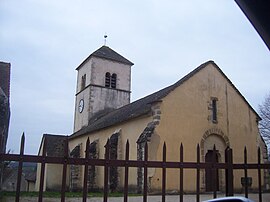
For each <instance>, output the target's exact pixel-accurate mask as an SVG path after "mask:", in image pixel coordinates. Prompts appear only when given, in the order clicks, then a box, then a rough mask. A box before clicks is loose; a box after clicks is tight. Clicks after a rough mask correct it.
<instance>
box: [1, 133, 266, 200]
mask: <svg viewBox="0 0 270 202" xmlns="http://www.w3.org/2000/svg"><path fill="white" fill-rule="evenodd" d="M0 141H1V139H0ZM109 144H110V143H109V141H107V144H106V146H105V158H104V159H90V158H89V148H90V141H89V139H88V140H87V142H86V153H85V154H86V155H85V157H84V158H71V157H69V154H68V138H67V139H66V141H65V145H64V148H65V149H64V156H63V157H50V156H46V152H45V151H46V147H47V142H46V138H45V139H44V144H43V150H42V155H41V156H38V155H25V154H24V145H25V136H24V134H23V135H22V138H21V147H20V154H3V153H2V154H0V162H4V161H16V162H19V165H18V177H17V187H16V202H18V201H19V200H20V184H21V176H22V168H23V163H24V162H35V163H40V164H41V170H40V175H39V176H38V177H39V181H40V183H39V195H38V201H39V202H42V200H43V190H44V176H45V164H49V163H50V164H62V165H63V170H62V188H61V202H64V201H65V193H66V192H67V191H68V190H66V189H67V187H66V180H67V166H68V165H81V166H84V170H85V171H87V170H88V167H89V166H101V167H104V184H103V192H104V195H103V201H104V202H106V201H108V193H109V186H108V185H109V168H110V167H123V168H124V189H123V195H124V197H123V201H124V202H127V201H128V193H129V190H128V185H129V177H128V176H129V168H132V167H135V168H143V171H144V172H143V176H144V177H143V193H142V194H143V202H147V195H148V180H147V175H148V171H147V170H148V168H160V169H162V188H161V197H162V202H165V200H166V198H165V195H166V173H167V169H170V168H175V169H179V201H180V202H183V196H184V190H183V187H184V179H183V178H184V176H183V173H184V169H194V170H196V179H194V180H196V201H197V202H198V201H200V195H201V191H200V170H211V175H212V179H213V191H212V193H213V198H216V197H217V190H218V185H217V183H216V182H217V181H216V177H217V176H218V175H217V172H218V171H219V170H220V169H223V170H225V195H226V196H233V195H234V182H233V171H234V170H242V171H243V172H244V177H243V178H242V184H243V186H244V192H245V197H247V198H248V195H249V189H248V186H249V181H250V178H249V177H248V170H249V169H252V170H257V173H258V180H257V181H258V185H257V186H258V198H259V201H260V202H261V201H262V194H263V190H262V187H263V185H262V170H264V169H270V164H268V163H263V164H262V163H261V151H260V148H258V151H257V155H258V157H257V163H248V162H247V149H246V148H245V149H244V154H243V163H233V152H232V149H231V148H227V149H226V150H225V163H219V162H217V161H216V159H215V156H216V152H217V151H216V148H215V146H214V148H213V153H214V155H212V156H213V160H212V161H210V162H200V156H201V152H200V146H199V145H197V159H196V161H194V162H184V160H183V156H184V152H183V145H182V144H181V146H180V151H179V154H180V159H179V161H178V162H170V161H167V160H166V151H167V150H166V144H165V143H164V145H163V154H162V161H149V160H148V146H147V144H146V145H145V149H144V160H130V159H129V151H130V150H129V142H128V141H127V142H126V148H125V159H124V160H111V159H110V158H109V152H110V151H109V150H110V146H109ZM88 175H89V173H88V172H84V176H83V191H82V192H83V195H82V201H83V202H86V201H87V195H88V183H87V180H88Z"/></svg>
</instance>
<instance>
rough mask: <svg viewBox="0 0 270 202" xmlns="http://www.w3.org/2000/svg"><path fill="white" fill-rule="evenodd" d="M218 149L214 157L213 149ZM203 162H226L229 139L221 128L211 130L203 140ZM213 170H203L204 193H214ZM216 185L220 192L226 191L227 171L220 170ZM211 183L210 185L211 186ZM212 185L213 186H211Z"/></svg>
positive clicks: (204, 135) (202, 184) (202, 186)
mask: <svg viewBox="0 0 270 202" xmlns="http://www.w3.org/2000/svg"><path fill="white" fill-rule="evenodd" d="M214 145H215V148H216V156H214V154H213V153H214V152H213V148H214ZM200 146H201V161H202V162H210V163H212V162H213V161H214V162H219V163H224V161H225V149H226V148H227V147H229V146H230V142H229V138H228V136H227V135H225V134H224V133H223V131H222V130H221V129H219V128H211V129H209V130H207V131H206V132H205V133H204V134H203V137H202V140H201V145H200ZM211 173H212V171H211V170H207V169H205V170H201V182H202V183H201V189H202V190H204V191H213V185H214V184H213V180H212V179H211V177H210V176H213V175H212V174H211ZM216 175H217V176H216V179H217V181H215V183H216V184H217V185H218V187H217V188H218V189H217V190H220V191H224V190H225V171H224V170H222V169H218V173H217V174H216ZM209 183H210V184H209ZM211 183H212V184H211Z"/></svg>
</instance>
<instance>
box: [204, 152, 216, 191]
mask: <svg viewBox="0 0 270 202" xmlns="http://www.w3.org/2000/svg"><path fill="white" fill-rule="evenodd" d="M205 162H206V163H218V162H219V160H218V154H217V153H216V152H214V151H213V150H208V152H207V153H206V155H205ZM215 186H216V191H218V190H219V173H218V172H216V171H215V172H214V171H213V169H212V168H207V169H205V190H206V191H207V192H208V191H214V188H215Z"/></svg>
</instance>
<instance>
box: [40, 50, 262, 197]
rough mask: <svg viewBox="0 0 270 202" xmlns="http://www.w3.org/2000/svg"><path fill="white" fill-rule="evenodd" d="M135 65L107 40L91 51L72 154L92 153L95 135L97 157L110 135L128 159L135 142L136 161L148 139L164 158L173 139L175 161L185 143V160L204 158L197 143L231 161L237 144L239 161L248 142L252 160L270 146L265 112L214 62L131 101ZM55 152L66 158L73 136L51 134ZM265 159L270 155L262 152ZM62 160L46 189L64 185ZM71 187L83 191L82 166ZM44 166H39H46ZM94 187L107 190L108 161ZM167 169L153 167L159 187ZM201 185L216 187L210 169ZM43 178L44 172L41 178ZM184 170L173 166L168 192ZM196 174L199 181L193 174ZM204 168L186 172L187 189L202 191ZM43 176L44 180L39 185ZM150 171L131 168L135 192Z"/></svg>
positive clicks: (80, 82) (80, 81) (119, 180)
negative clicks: (262, 125)
mask: <svg viewBox="0 0 270 202" xmlns="http://www.w3.org/2000/svg"><path fill="white" fill-rule="evenodd" d="M132 66H133V63H132V62H131V61H129V60H128V59H126V58H125V57H123V56H122V55H120V54H118V53H117V52H115V51H114V50H112V49H111V48H110V47H108V46H102V47H100V48H99V49H98V50H96V51H94V52H93V53H92V54H90V55H89V57H87V58H86V59H85V60H84V61H83V62H82V63H81V64H80V65H79V66H78V67H77V68H76V70H77V88H76V94H75V112H74V132H73V134H71V135H69V136H68V145H69V155H70V157H77V158H78V157H84V156H85V150H86V140H87V138H89V139H90V142H91V145H90V154H89V155H90V157H91V158H95V159H99V158H100V159H103V158H104V155H105V149H104V146H105V145H106V142H107V140H108V139H109V141H110V143H111V144H110V145H111V146H110V147H111V149H110V151H111V153H110V157H111V159H124V157H125V144H126V141H127V140H129V143H130V159H131V160H143V159H144V147H145V144H146V143H147V144H148V149H149V153H148V160H150V161H151V160H158V161H161V160H162V146H163V143H164V142H166V145H167V161H179V148H180V144H181V143H182V144H183V146H184V161H186V162H195V161H196V147H197V144H199V145H200V148H201V159H200V161H201V162H207V161H209V159H213V157H212V155H213V146H214V145H215V147H216V149H217V152H218V155H217V161H218V162H224V159H225V153H224V151H225V149H226V148H227V147H231V148H232V149H233V153H234V156H233V157H234V159H233V162H234V163H237V162H238V163H242V162H243V151H244V147H245V146H246V147H247V150H248V152H249V154H248V162H250V163H251V162H254V163H256V162H257V148H258V147H261V149H262V151H265V144H264V142H263V140H262V138H261V136H260V133H259V129H258V122H259V121H260V117H259V115H258V114H257V113H256V111H255V110H254V109H253V108H252V107H251V105H250V104H249V103H248V102H247V100H246V99H245V98H244V96H243V95H242V94H241V93H240V92H239V90H237V88H236V87H235V86H234V84H233V83H232V82H231V81H230V79H229V78H228V77H227V76H226V75H225V74H224V73H223V71H222V70H221V69H220V68H219V67H218V65H217V64H215V62H213V61H207V62H205V63H203V64H201V65H199V66H198V67H196V68H195V69H194V70H193V71H191V72H190V73H188V74H187V75H186V76H184V77H183V78H181V79H180V80H179V81H176V82H175V83H174V84H172V85H170V86H167V87H165V88H163V89H161V90H159V91H157V92H154V93H152V94H150V95H147V96H146V97H144V98H141V99H139V100H136V101H134V102H132V103H130V94H131V67H132ZM45 138H46V139H47V142H48V145H51V146H50V147H49V148H48V151H47V155H51V156H61V155H63V150H61V146H59V145H63V144H62V143H63V140H64V138H66V136H61V135H50V134H45V135H44V136H43V139H42V142H41V145H40V150H39V154H41V153H42V144H43V142H44V139H45ZM262 155H263V156H262V159H263V158H265V157H266V153H263V154H262ZM61 166H62V165H47V170H46V180H45V181H46V182H45V187H44V189H45V190H56V189H60V187H61ZM68 171H69V176H68V182H67V186H68V187H69V189H70V190H71V191H72V190H73V191H79V190H82V186H83V173H84V169H83V167H82V166H75V165H70V166H69V170H68ZM38 172H39V169H38ZM89 172H90V173H89V182H88V185H89V188H90V190H100V189H102V188H103V181H104V179H103V167H98V166H96V167H94V168H92V169H91V170H90V171H89ZM218 175H219V177H218V181H217V183H218V188H219V190H220V191H224V190H225V177H224V176H225V171H224V170H219V173H218ZM249 176H250V177H252V178H253V184H252V186H254V187H253V188H256V186H257V172H253V171H250V172H249ZM161 177H162V171H161V169H155V168H149V169H148V179H147V180H148V184H149V190H150V191H151V192H158V190H161V186H162V185H161ZM241 177H243V173H242V172H240V171H239V172H238V171H235V172H234V186H235V188H236V189H239V190H241V188H242V185H241ZM200 178H201V180H200V183H201V184H200V189H201V191H202V192H206V191H211V187H212V185H211V183H212V182H211V180H210V179H209V178H208V176H207V175H206V173H205V171H204V170H201V172H200ZM37 179H38V177H37ZM175 179H179V170H177V169H170V170H168V171H167V185H166V186H167V190H168V192H175V191H178V190H179V182H178V180H175ZM193 179H194V180H193ZM195 179H196V171H194V170H185V171H184V191H186V192H194V191H195V190H196V182H195ZM109 183H110V189H111V191H121V190H122V189H123V185H124V170H123V168H116V169H114V170H111V171H110V176H109ZM38 185H39V182H38V181H37V183H36V187H38ZM142 188H143V169H141V168H131V169H130V172H129V190H133V191H134V192H141V191H142Z"/></svg>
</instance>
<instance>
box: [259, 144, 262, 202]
mask: <svg viewBox="0 0 270 202" xmlns="http://www.w3.org/2000/svg"><path fill="white" fill-rule="evenodd" d="M258 186H259V202H262V188H261V187H262V176H261V149H260V147H258Z"/></svg>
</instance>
